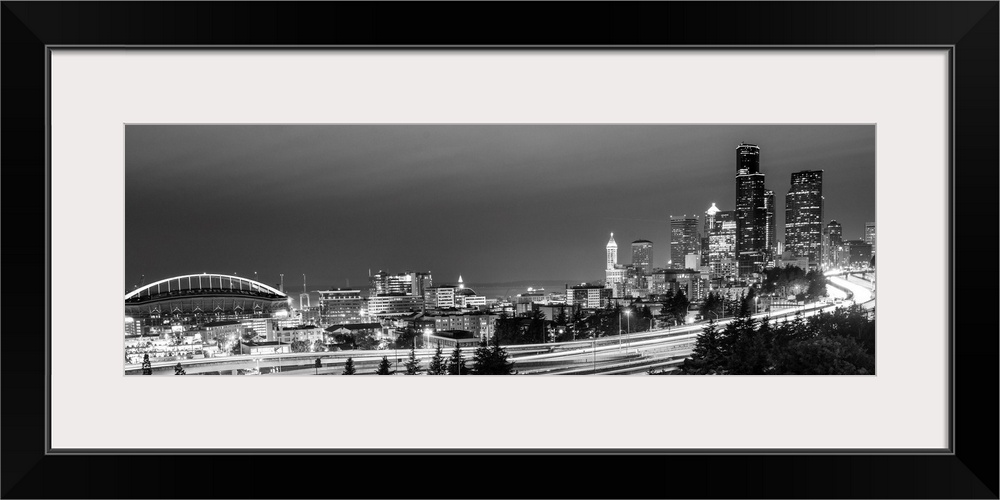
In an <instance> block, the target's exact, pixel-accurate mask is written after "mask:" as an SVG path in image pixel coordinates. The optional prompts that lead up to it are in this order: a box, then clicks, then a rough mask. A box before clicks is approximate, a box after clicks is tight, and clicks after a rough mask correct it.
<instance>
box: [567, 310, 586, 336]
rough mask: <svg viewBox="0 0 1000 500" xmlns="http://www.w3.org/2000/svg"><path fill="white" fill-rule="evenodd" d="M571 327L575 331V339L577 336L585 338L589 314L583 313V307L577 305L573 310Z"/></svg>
mask: <svg viewBox="0 0 1000 500" xmlns="http://www.w3.org/2000/svg"><path fill="white" fill-rule="evenodd" d="M570 321H571V323H570V325H569V328H570V329H572V332H573V340H576V338H577V337H580V338H583V337H584V335H585V334H586V331H587V316H586V315H585V314H583V308H581V307H577V308H576V309H574V310H573V317H572V319H571V320H570Z"/></svg>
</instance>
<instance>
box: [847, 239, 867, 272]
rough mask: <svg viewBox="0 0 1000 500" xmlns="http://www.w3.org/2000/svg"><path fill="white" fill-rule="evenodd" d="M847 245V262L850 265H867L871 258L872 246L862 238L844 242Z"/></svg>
mask: <svg viewBox="0 0 1000 500" xmlns="http://www.w3.org/2000/svg"><path fill="white" fill-rule="evenodd" d="M844 246H845V247H847V254H848V264H849V265H850V266H851V267H869V265H870V264H871V260H872V246H871V245H869V244H868V243H865V242H864V241H863V240H851V241H846V242H844Z"/></svg>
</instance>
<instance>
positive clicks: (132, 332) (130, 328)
mask: <svg viewBox="0 0 1000 500" xmlns="http://www.w3.org/2000/svg"><path fill="white" fill-rule="evenodd" d="M141 334H142V328H140V326H139V322H137V321H136V320H135V319H133V318H130V317H128V316H125V336H126V337H134V336H136V335H141Z"/></svg>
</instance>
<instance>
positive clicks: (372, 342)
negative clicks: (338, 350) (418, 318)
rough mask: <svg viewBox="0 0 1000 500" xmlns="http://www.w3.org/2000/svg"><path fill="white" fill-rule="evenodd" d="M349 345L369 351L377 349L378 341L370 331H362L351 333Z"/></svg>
mask: <svg viewBox="0 0 1000 500" xmlns="http://www.w3.org/2000/svg"><path fill="white" fill-rule="evenodd" d="M351 345H352V346H354V348H355V349H361V350H364V351H371V350H374V349H378V345H379V341H378V339H377V338H375V334H374V333H372V332H370V331H363V332H358V333H356V334H353V335H351Z"/></svg>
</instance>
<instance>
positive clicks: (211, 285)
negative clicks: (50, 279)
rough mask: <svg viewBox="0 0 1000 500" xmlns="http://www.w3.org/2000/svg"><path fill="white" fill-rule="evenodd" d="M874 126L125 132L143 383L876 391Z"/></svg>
mask: <svg viewBox="0 0 1000 500" xmlns="http://www.w3.org/2000/svg"><path fill="white" fill-rule="evenodd" d="M875 146H876V126H875V125H874V124H869V125H841V124H837V125H824V124H787V125H755V124H748V125H698V124H686V125H683V124H677V125H674V124H634V125H633V124H600V125H596V124H595V125H592V124H503V125H500V124H496V125H491V124H447V125H429V124H412V125H411V124H364V125H355V124H343V125H341V124H337V125H315V124H302V125H268V124H261V125H247V124H238V125H142V124H139V125H126V126H125V189H124V198H125V199H124V207H125V262H124V268H125V283H124V284H123V286H124V323H125V335H124V367H123V371H124V374H125V375H265V376H297V375H300V376H305V375H637V376H645V375H875V374H876V362H875V361H876V352H875V345H876V343H875V339H876V337H875V302H876V301H875V298H876V296H875V253H876V229H875V221H876V218H875V216H876V214H875V208H876V200H875V198H876V194H875V193H876V185H875V183H876V147H875Z"/></svg>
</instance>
